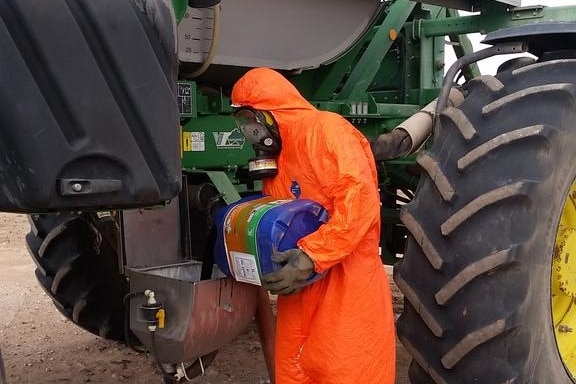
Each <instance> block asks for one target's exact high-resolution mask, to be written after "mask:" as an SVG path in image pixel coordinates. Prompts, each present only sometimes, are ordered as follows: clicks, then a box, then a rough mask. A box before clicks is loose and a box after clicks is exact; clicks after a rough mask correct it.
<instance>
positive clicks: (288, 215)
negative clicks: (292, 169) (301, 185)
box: [214, 195, 328, 285]
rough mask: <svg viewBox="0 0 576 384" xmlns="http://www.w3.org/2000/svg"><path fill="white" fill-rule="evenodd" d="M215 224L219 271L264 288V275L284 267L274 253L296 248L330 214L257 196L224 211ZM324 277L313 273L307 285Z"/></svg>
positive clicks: (313, 205) (312, 206) (305, 202)
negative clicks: (275, 258)
mask: <svg viewBox="0 0 576 384" xmlns="http://www.w3.org/2000/svg"><path fill="white" fill-rule="evenodd" d="M215 220H216V226H217V228H218V233H217V239H216V245H215V249H214V251H215V261H216V264H217V265H218V267H219V268H220V269H221V270H222V271H223V272H224V273H225V274H226V275H228V276H232V277H234V278H235V279H236V280H237V281H241V282H246V283H251V284H256V285H261V277H262V276H263V275H265V274H267V273H270V272H274V271H277V270H278V269H280V268H281V267H282V265H281V264H278V263H275V262H273V261H272V259H271V256H272V253H273V252H274V251H286V250H288V249H292V248H297V242H298V240H300V239H301V238H302V237H304V236H306V235H308V234H310V233H312V232H314V231H316V230H317V229H318V228H319V227H320V226H321V225H322V224H324V223H326V221H327V220H328V212H327V211H326V209H324V207H322V206H321V205H320V204H318V203H316V202H314V201H312V200H307V199H298V200H279V199H275V198H273V197H270V196H262V195H257V196H251V197H247V198H244V199H241V200H239V201H238V202H236V203H234V204H231V205H229V206H227V207H225V208H223V209H222V210H220V211H219V212H218V213H217V214H216V217H215ZM321 277H322V276H321V275H318V274H317V273H315V272H313V273H312V275H311V276H310V277H309V278H308V279H307V282H308V283H312V282H314V281H316V280H318V279H319V278H321Z"/></svg>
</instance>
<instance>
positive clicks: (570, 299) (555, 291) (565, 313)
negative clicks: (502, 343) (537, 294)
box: [551, 183, 576, 378]
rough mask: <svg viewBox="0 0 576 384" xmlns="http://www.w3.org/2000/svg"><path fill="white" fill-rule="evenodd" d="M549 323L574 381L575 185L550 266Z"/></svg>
mask: <svg viewBox="0 0 576 384" xmlns="http://www.w3.org/2000/svg"><path fill="white" fill-rule="evenodd" d="M551 278H552V280H551V281H552V286H551V289H552V296H551V304H552V320H553V322H554V334H555V336H556V344H557V346H558V353H559V354H560V356H561V357H562V361H563V362H564V366H565V367H566V369H567V371H568V372H569V373H570V375H571V376H572V377H573V378H574V377H576V183H573V184H572V188H571V189H570V193H569V194H568V197H567V199H566V202H565V204H564V210H563V211H562V217H561V219H560V224H559V226H558V232H557V234H556V244H555V246H554V257H553V262H552V276H551Z"/></svg>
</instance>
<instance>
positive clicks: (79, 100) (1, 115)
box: [0, 0, 181, 213]
mask: <svg viewBox="0 0 576 384" xmlns="http://www.w3.org/2000/svg"><path fill="white" fill-rule="evenodd" d="M175 28H176V24H175V19H174V14H173V12H172V10H171V8H170V6H169V2H164V1H155V0H99V1H89V0H75V1H65V0H51V1H37V0H18V1H12V0H9V1H2V2H0V48H1V49H0V210H1V211H9V212H23V213H34V212H50V211H57V210H67V209H82V210H89V209H103V208H105V209H108V208H130V207H141V206H148V205H154V204H158V203H162V202H164V201H167V200H169V199H171V198H173V197H174V196H176V195H177V194H178V192H179V190H180V188H181V161H180V131H179V129H180V128H179V115H178V106H177V97H176V84H177V65H178V64H177V63H178V62H177V55H176V36H175V30H176V29H175Z"/></svg>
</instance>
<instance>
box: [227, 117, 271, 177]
mask: <svg viewBox="0 0 576 384" xmlns="http://www.w3.org/2000/svg"><path fill="white" fill-rule="evenodd" d="M234 118H235V119H236V125H237V127H238V129H240V132H242V134H243V135H244V136H245V137H246V139H247V140H248V141H249V142H250V143H251V144H252V148H254V152H256V156H255V157H254V158H252V159H250V160H248V175H249V176H250V178H252V179H255V180H259V179H264V178H266V177H273V176H276V175H277V174H278V164H277V163H276V158H277V157H278V155H279V154H280V150H281V149H282V140H281V139H280V132H279V131H278V127H277V125H276V121H275V120H274V117H273V116H272V114H271V113H270V112H267V111H260V110H256V109H252V108H249V107H242V108H240V109H238V110H237V111H236V112H234Z"/></svg>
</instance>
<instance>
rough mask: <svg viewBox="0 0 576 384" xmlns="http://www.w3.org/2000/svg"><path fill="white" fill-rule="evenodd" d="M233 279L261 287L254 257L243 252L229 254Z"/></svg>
mask: <svg viewBox="0 0 576 384" xmlns="http://www.w3.org/2000/svg"><path fill="white" fill-rule="evenodd" d="M230 258H231V261H232V264H233V269H234V278H235V279H236V280H237V281H240V282H243V283H250V284H256V285H262V282H261V281H260V272H259V270H258V261H257V259H256V256H254V255H251V254H249V253H244V252H235V251H231V252H230Z"/></svg>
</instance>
